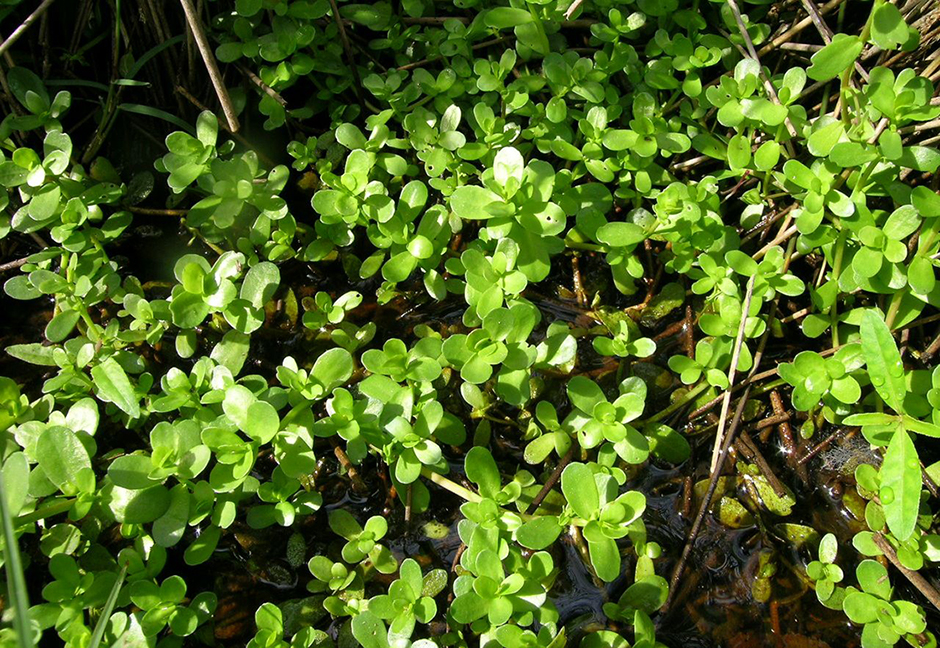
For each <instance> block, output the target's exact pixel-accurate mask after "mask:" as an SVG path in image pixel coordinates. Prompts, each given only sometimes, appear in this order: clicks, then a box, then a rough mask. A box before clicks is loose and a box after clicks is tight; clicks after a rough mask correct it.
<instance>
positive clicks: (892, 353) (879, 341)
mask: <svg viewBox="0 0 940 648" xmlns="http://www.w3.org/2000/svg"><path fill="white" fill-rule="evenodd" d="M859 332H860V333H861V337H862V355H863V356H864V357H865V364H866V365H867V366H868V374H869V376H870V377H871V383H872V385H874V386H875V390H876V391H877V392H878V395H879V396H881V398H882V399H883V400H884V402H885V403H887V404H888V405H889V406H890V407H891V409H893V410H894V411H895V412H897V413H898V414H904V397H905V396H906V395H907V386H906V385H905V381H904V365H903V364H902V363H901V354H900V353H899V352H898V347H897V345H896V344H895V343H894V338H893V337H892V335H891V331H890V329H888V325H887V324H885V322H884V319H883V318H882V317H881V315H879V313H878V311H876V310H874V309H868V310H866V311H865V312H864V313H863V314H862V322H861V325H860V328H859Z"/></svg>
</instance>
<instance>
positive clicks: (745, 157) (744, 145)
mask: <svg viewBox="0 0 940 648" xmlns="http://www.w3.org/2000/svg"><path fill="white" fill-rule="evenodd" d="M750 163H751V141H750V140H749V139H748V138H747V137H745V136H744V135H735V136H734V137H732V138H731V141H729V142H728V164H730V165H731V170H732V171H740V170H741V169H744V168H746V167H747V165H748V164H750Z"/></svg>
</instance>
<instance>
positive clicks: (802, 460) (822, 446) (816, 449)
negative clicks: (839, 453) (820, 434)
mask: <svg viewBox="0 0 940 648" xmlns="http://www.w3.org/2000/svg"><path fill="white" fill-rule="evenodd" d="M848 430H849V428H841V429H839V430H836V431H835V432H833V433H832V434H830V435H829V436H827V437H826V438H825V439H823V440H822V441H820V442H819V443H817V444H816V445H815V446H813V448H812V449H811V450H810V451H809V452H807V453H806V454H805V455H803V456H802V457H800V458H799V459H797V461H796V463H797V465H800V466H803V465H805V464H806V463H807V462H808V461H809V460H810V459H812V458H813V457H815V456H816V455H818V454H819V453H820V452H822V451H823V450H825V449H826V448H828V447H829V446H830V445H832V442H833V441H835V440H836V439H838V438H839V437H841V436H842V435H843V434H845V433H846V432H847V431H848Z"/></svg>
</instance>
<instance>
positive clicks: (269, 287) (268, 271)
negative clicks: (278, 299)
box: [239, 261, 281, 308]
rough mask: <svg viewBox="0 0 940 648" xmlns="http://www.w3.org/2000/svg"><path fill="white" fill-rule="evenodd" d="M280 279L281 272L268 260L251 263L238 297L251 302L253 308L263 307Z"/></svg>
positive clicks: (272, 294)
mask: <svg viewBox="0 0 940 648" xmlns="http://www.w3.org/2000/svg"><path fill="white" fill-rule="evenodd" d="M280 281H281V273H280V271H279V270H278V269H277V266H276V265H274V264H273V263H270V262H269V261H263V262H261V263H258V264H256V265H253V266H252V267H251V270H249V271H248V274H246V275H245V279H244V281H242V289H241V292H240V293H239V297H241V298H242V299H244V300H246V301H249V302H251V305H252V306H254V307H255V308H264V305H265V304H266V303H268V302H269V301H270V300H271V297H273V296H274V292H275V291H276V290H277V286H278V284H279V283H280Z"/></svg>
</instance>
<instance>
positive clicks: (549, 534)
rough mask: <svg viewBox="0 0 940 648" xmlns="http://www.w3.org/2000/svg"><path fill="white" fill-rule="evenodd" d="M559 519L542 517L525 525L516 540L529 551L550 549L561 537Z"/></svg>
mask: <svg viewBox="0 0 940 648" xmlns="http://www.w3.org/2000/svg"><path fill="white" fill-rule="evenodd" d="M561 531H562V528H561V525H560V524H558V518H556V517H554V516H552V515H542V516H539V517H537V518H534V519H532V520H529V521H528V522H526V523H525V524H523V525H522V526H521V527H519V529H518V530H517V531H516V540H517V541H518V542H519V544H521V545H522V546H523V547H526V548H527V549H534V550H536V551H538V550H541V549H547V548H548V547H550V546H551V545H552V544H553V543H554V542H555V540H557V539H558V536H559V535H561Z"/></svg>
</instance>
